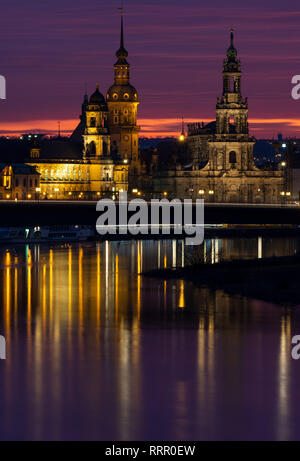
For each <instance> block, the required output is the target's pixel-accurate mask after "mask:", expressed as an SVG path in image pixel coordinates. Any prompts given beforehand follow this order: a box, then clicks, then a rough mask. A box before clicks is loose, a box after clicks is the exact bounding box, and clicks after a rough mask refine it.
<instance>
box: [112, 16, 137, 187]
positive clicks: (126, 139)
mask: <svg viewBox="0 0 300 461" xmlns="http://www.w3.org/2000/svg"><path fill="white" fill-rule="evenodd" d="M119 10H121V33H120V47H119V49H118V50H117V52H116V56H117V62H116V63H115V64H114V84H113V85H112V86H111V87H110V88H109V89H108V91H107V94H106V101H107V105H108V112H109V115H108V124H109V131H110V134H111V140H112V153H114V154H115V155H118V156H120V157H121V158H122V159H123V160H125V162H126V163H127V162H128V164H129V165H130V167H129V176H130V177H131V178H132V177H133V176H136V175H137V174H138V172H139V170H140V161H139V142H138V133H139V126H138V125H137V106H138V104H139V98H138V93H137V90H136V89H135V88H134V86H132V85H131V84H130V74H129V73H130V65H129V63H128V62H127V57H128V51H127V50H126V48H125V44H124V12H123V8H119ZM131 183H132V181H131Z"/></svg>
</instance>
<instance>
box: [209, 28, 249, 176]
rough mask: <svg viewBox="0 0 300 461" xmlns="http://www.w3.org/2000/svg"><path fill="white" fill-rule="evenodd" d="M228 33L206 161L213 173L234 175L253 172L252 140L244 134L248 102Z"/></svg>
mask: <svg viewBox="0 0 300 461" xmlns="http://www.w3.org/2000/svg"><path fill="white" fill-rule="evenodd" d="M233 38H234V37H233V30H231V31H230V46H229V48H228V50H227V53H226V58H225V59H224V62H223V93H222V96H221V98H217V105H216V132H215V136H214V138H213V140H212V141H210V143H209V146H210V152H209V161H210V168H211V169H213V170H222V171H224V172H225V171H226V172H227V174H228V173H229V174H233V175H236V174H238V172H241V171H247V170H251V169H253V168H254V159H253V146H254V142H255V140H254V138H251V137H249V134H248V100H247V98H245V99H244V98H243V97H242V94H241V64H240V60H239V59H238V58H237V50H236V48H235V47H234V43H233Z"/></svg>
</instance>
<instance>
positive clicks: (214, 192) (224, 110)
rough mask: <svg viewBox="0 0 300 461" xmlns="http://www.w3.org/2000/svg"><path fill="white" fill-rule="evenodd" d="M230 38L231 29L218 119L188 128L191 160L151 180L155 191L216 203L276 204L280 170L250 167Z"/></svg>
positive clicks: (237, 62)
mask: <svg viewBox="0 0 300 461" xmlns="http://www.w3.org/2000/svg"><path fill="white" fill-rule="evenodd" d="M233 39H234V37H233V31H232V30H231V32H230V46H229V48H228V50H227V55H226V58H225V59H224V62H223V93H222V96H221V98H217V105H216V121H215V122H211V123H209V124H207V125H204V124H192V125H189V127H188V136H187V138H186V140H185V141H183V142H186V143H187V145H188V146H189V148H190V150H191V152H192V155H191V157H192V158H191V162H190V163H189V164H188V165H181V164H177V165H176V166H175V167H174V168H171V169H168V170H165V171H157V173H156V175H155V176H154V177H153V182H154V189H155V191H156V192H162V191H165V193H166V194H167V193H168V194H172V195H174V196H176V197H181V198H183V197H194V198H196V197H198V198H204V199H205V200H207V201H217V202H248V203H251V202H254V203H255V202H258V203H259V202H269V203H274V202H279V201H280V199H281V194H282V191H283V189H284V178H283V173H282V170H278V171H277V170H276V171H274V170H273V171H265V170H261V169H259V168H258V167H257V166H256V165H255V163H254V159H253V146H254V144H255V139H254V138H253V137H250V136H249V132H248V101H247V98H243V96H242V93H241V65H240V60H239V59H238V58H237V50H236V48H235V47H234V42H233Z"/></svg>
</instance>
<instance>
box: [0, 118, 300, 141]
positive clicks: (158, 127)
mask: <svg viewBox="0 0 300 461" xmlns="http://www.w3.org/2000/svg"><path fill="white" fill-rule="evenodd" d="M185 121H186V123H187V124H188V123H197V122H204V123H209V122H211V121H212V119H205V118H204V119H196V118H190V119H185ZM78 123H79V120H78V119H66V120H62V121H61V133H62V135H66V136H69V135H70V134H71V133H72V132H73V130H74V129H75V128H76V126H77V125H78ZM138 124H139V125H140V126H141V131H140V137H146V138H159V137H176V138H178V135H179V134H180V130H181V125H180V119H179V118H141V119H139V120H138ZM249 125H250V132H251V131H254V132H255V131H256V130H257V131H263V130H270V128H271V127H270V125H274V127H273V129H274V130H277V131H278V130H279V131H280V130H281V131H289V132H290V131H291V128H294V129H295V132H297V129H298V127H299V129H300V119H296V118H295V119H293V118H252V119H251V118H250V119H249ZM256 125H260V127H258V126H256ZM0 132H1V133H0V136H11V137H18V136H20V135H21V134H24V133H34V134H38V133H43V134H46V135H50V136H53V135H56V134H57V120H52V119H49V120H29V121H19V122H5V123H0Z"/></svg>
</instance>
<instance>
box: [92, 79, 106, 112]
mask: <svg viewBox="0 0 300 461" xmlns="http://www.w3.org/2000/svg"><path fill="white" fill-rule="evenodd" d="M89 104H96V105H97V106H101V107H102V108H103V109H105V110H107V106H106V102H105V98H104V96H103V94H102V93H100V91H99V85H98V84H97V86H96V90H95V91H94V93H93V94H92V95H91V96H90V100H89Z"/></svg>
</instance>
